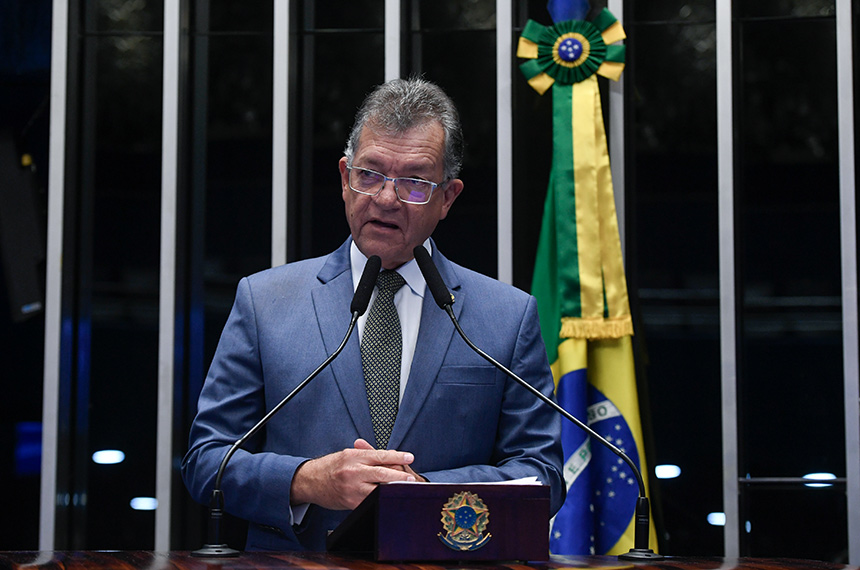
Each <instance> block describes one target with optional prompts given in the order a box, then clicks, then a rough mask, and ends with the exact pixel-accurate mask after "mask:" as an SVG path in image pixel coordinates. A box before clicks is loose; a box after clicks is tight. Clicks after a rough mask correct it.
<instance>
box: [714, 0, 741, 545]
mask: <svg viewBox="0 0 860 570" xmlns="http://www.w3.org/2000/svg"><path fill="white" fill-rule="evenodd" d="M716 9H717V11H716V14H717V24H716V30H717V170H718V178H719V183H718V187H719V199H718V209H719V255H720V363H721V374H720V376H721V384H722V408H723V510H724V511H725V515H726V525H725V527H724V529H723V531H724V533H725V536H724V541H725V553H724V554H725V556H726V557H727V558H735V557H737V556H739V554H740V512H739V507H738V449H737V447H738V446H737V443H738V433H737V429H738V428H737V426H738V423H737V354H736V353H737V345H736V337H737V329H736V319H735V253H734V252H735V240H734V232H735V229H734V144H733V140H732V132H733V123H734V113H733V108H732V89H733V86H732V48H733V46H732V3H731V0H717V2H716Z"/></svg>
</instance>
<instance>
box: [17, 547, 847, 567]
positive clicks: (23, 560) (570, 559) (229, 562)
mask: <svg viewBox="0 0 860 570" xmlns="http://www.w3.org/2000/svg"><path fill="white" fill-rule="evenodd" d="M580 568H581V569H586V568H593V569H595V570H621V569H625V568H629V569H635V570H639V569H641V570H849V569H853V570H860V569H857V567H850V566H845V565H843V564H832V563H828V562H818V561H814V560H795V559H788V558H736V559H728V558H725V559H724V558H688V557H667V558H666V559H665V560H661V561H659V562H649V563H645V564H639V563H637V564H635V565H634V564H630V563H625V562H622V561H619V560H618V559H617V558H615V557H613V556H553V557H551V559H550V561H549V562H539V563H523V562H516V561H514V562H493V563H462V562H460V563H457V562H452V563H450V564H445V563H443V564H429V563H428V564H425V563H409V562H405V563H401V564H388V563H377V562H369V561H365V560H356V559H350V558H343V557H340V556H334V555H331V554H326V553H319V552H304V553H294V552H243V553H242V554H241V555H240V556H239V557H237V558H223V559H208V558H194V557H192V556H191V555H190V553H188V552H184V551H175V552H149V551H79V552H71V551H68V552H66V551H63V552H0V570H282V569H289V570H455V569H456V570H465V569H477V570H530V569H534V570H577V569H580Z"/></svg>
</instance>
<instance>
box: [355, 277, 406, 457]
mask: <svg viewBox="0 0 860 570" xmlns="http://www.w3.org/2000/svg"><path fill="white" fill-rule="evenodd" d="M405 283H406V281H405V280H404V279H403V277H401V276H400V274H399V273H397V272H396V271H391V270H388V269H387V270H385V271H382V272H380V274H379V277H377V279H376V286H377V287H378V289H379V291H378V293H377V295H376V300H375V301H374V302H373V306H372V307H371V308H370V313H369V314H368V315H367V322H366V323H365V325H364V334H363V336H362V338H361V367H362V370H363V371H364V386H365V388H366V389H367V403H368V404H369V405H370V418H371V419H372V420H373V433H374V435H376V447H377V448H378V449H385V448H386V447H388V438H389V437H391V429H392V427H394V419H395V418H396V417H397V408H398V405H399V402H400V360H401V353H402V352H403V338H402V335H401V333H400V318H398V316H397V308H396V307H395V306H394V294H395V293H397V291H398V290H399V289H400V288H401V287H403V285H404V284H405Z"/></svg>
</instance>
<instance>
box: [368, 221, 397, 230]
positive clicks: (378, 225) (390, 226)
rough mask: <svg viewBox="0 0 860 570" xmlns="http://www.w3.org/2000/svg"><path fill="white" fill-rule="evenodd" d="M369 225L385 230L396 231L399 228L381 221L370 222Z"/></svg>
mask: <svg viewBox="0 0 860 570" xmlns="http://www.w3.org/2000/svg"><path fill="white" fill-rule="evenodd" d="M370 223H371V224H373V225H374V226H377V227H380V228H385V229H390V230H396V229H398V228H399V227H400V226H398V225H397V224H393V223H391V222H385V221H382V220H370Z"/></svg>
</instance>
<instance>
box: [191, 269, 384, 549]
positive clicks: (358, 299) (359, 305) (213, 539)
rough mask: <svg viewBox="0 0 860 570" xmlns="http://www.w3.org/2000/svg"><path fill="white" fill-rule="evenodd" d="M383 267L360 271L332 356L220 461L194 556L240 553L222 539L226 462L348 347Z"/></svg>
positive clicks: (237, 442) (238, 441) (235, 444)
mask: <svg viewBox="0 0 860 570" xmlns="http://www.w3.org/2000/svg"><path fill="white" fill-rule="evenodd" d="M381 268H382V260H381V259H380V258H379V256H378V255H372V256H370V259H368V260H367V263H366V264H365V266H364V271H363V272H362V273H361V279H359V281H358V287H356V289H355V294H354V295H353V297H352V303H350V305H349V310H350V312H351V313H352V318H351V319H350V321H349V328H348V329H347V331H346V335H344V337H343V340H342V341H341V342H340V346H338V347H337V349H335V351H334V352H333V353H332V354H331V356H329V357H328V358H326V359H325V360H324V361H323V363H322V364H320V365H319V366H318V367H317V368H316V370H314V371H313V372H311V373H310V375H308V377H307V378H305V379H304V380H303V381H302V382H301V384H299V385H298V386H296V387H295V388H293V391H292V392H290V393H289V394H287V396H286V397H285V398H284V399H283V400H281V401H280V402H278V405H276V406H275V407H274V408H272V409H271V410H270V411H269V413H267V414H266V415H265V416H263V418H262V419H261V420H260V421H258V422H257V424H256V425H255V426H254V427H252V428H251V429H249V430H248V432H247V433H246V434H245V435H243V436H242V437H240V438H239V439H237V440H236V442H235V443H234V444H233V445H232V446H231V447H230V449H229V450H228V451H227V454H226V455H224V459H222V460H221V465H220V466H219V467H218V472H217V474H216V475H215V484H214V486H213V487H212V497H211V498H210V500H209V528H208V542H207V543H206V544H204V545H203V547H202V548H200V549H198V550H195V551H193V552H191V556H196V557H205V558H227V557H233V556H239V551H238V550H235V549H233V548H230V547H229V546H227V545H226V544H224V543H222V542H221V519H222V518H223V516H224V493H223V492H222V491H221V479H222V477H223V476H224V470H225V469H226V468H227V463H228V462H229V461H230V458H231V457H233V454H234V453H236V451H238V449H239V448H240V447H242V445H243V444H244V443H245V442H246V441H247V440H248V439H250V438H251V437H253V436H254V435H255V434H256V433H257V432H258V431H260V430H261V429H262V428H263V426H265V425H266V424H267V423H269V420H271V419H272V418H273V417H274V416H275V414H277V413H278V412H279V411H280V410H281V408H283V407H284V406H285V405H286V404H287V402H289V401H290V400H292V399H293V398H294V397H295V396H296V394H298V393H299V392H301V391H302V389H303V388H304V387H305V386H307V385H308V384H309V383H310V381H311V380H313V379H314V378H315V377H316V375H317V374H319V373H320V372H321V371H322V369H323V368H325V367H326V366H328V365H329V364H330V363H331V361H332V360H334V359H335V358H337V356H338V355H339V354H340V353H341V351H343V348H344V347H345V346H346V342H347V341H348V340H349V337H350V336H352V331H353V329H355V324H356V323H357V322H358V318H359V317H360V316H361V315H363V314H364V312H365V311H366V310H367V305H368V304H369V303H370V295H371V293H373V287H374V285H375V284H376V278H377V275H378V274H379V270H380V269H381Z"/></svg>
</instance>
